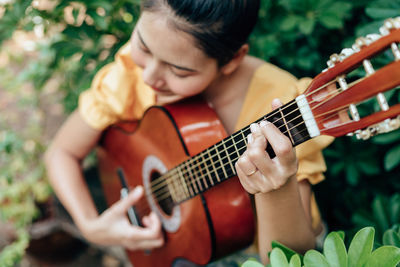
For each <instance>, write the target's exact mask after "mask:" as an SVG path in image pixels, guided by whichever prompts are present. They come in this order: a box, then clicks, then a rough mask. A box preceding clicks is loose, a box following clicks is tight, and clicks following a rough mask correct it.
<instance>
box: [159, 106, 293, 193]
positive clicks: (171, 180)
mask: <svg viewBox="0 0 400 267" xmlns="http://www.w3.org/2000/svg"><path fill="white" fill-rule="evenodd" d="M289 106H291V105H289ZM286 109H287V107H286ZM295 111H296V110H293V111H291V112H290V113H293V112H295ZM286 115H288V114H286ZM300 116H301V115H299V116H297V117H295V118H294V119H292V120H290V121H289V122H292V121H293V120H295V119H298V118H299V117H300ZM270 117H271V116H270ZM278 120H281V118H280V119H278ZM278 120H277V121H278ZM284 126H285V125H282V126H281V127H284ZM297 126H298V125H296V126H294V127H292V128H291V129H293V128H295V127H297ZM281 127H279V128H281ZM291 129H289V130H291ZM246 130H247V129H246ZM246 130H245V131H246ZM239 132H240V134H243V130H241V131H239ZM284 133H285V132H284ZM237 136H238V134H236V135H232V137H231V138H232V139H233V138H235V137H237ZM220 145H221V144H220ZM220 145H219V146H220ZM222 145H224V143H222ZM233 146H235V143H233V145H231V146H230V147H228V148H225V149H230V148H232V147H233ZM217 147H218V146H217ZM217 147H215V148H217ZM214 150H216V149H214ZM235 152H236V153H238V152H237V149H236V150H235ZM199 156H203V154H199V155H196V156H195V157H193V158H191V160H189V162H185V163H186V165H187V164H191V168H188V167H186V169H188V170H187V171H184V172H183V176H185V175H187V174H188V173H189V172H191V175H190V176H194V179H191V180H189V181H188V180H187V179H186V178H185V177H182V175H179V176H177V173H176V171H179V168H175V169H173V170H172V171H173V172H171V171H170V172H169V173H168V174H167V175H163V176H162V177H160V178H159V179H157V181H158V180H161V182H163V184H159V185H158V187H160V185H161V186H164V187H162V188H161V189H165V190H167V192H168V184H171V185H172V186H171V187H170V189H171V190H172V191H173V192H171V193H172V194H178V193H180V192H178V191H182V192H183V194H185V195H187V194H189V195H193V193H192V192H193V191H195V192H196V191H203V189H202V183H201V180H203V183H204V185H205V187H206V188H208V187H209V186H208V184H209V183H208V182H207V178H206V177H205V175H204V169H200V168H199V167H200V165H201V164H203V165H204V164H205V162H204V160H200V161H199V160H198V159H199ZM229 156H230V155H229V153H228V154H227V156H226V157H223V158H222V159H221V160H222V164H224V163H223V160H225V159H226V158H228V159H229ZM203 158H204V157H203ZM207 160H208V159H207ZM207 160H206V161H207ZM229 160H230V159H229ZM193 161H197V162H198V164H196V165H194V166H193V163H192V162H193ZM228 164H231V165H232V163H231V161H228ZM224 167H225V166H223V165H222V166H221V167H218V168H224ZM195 168H198V170H196V169H195ZM223 170H224V169H223ZM205 171H206V172H208V176H209V177H210V175H209V170H208V169H206V170H205ZM199 174H200V175H201V177H198V175H199ZM217 174H220V173H218V172H217ZM225 175H226V174H225ZM218 176H219V175H218ZM197 177H198V178H197ZM177 178H178V179H179V178H181V179H183V180H184V181H185V182H186V183H185V184H184V183H181V185H177V184H176V183H177ZM209 181H211V184H213V180H212V178H211V179H210V180H209ZM165 184H167V187H165ZM173 185H175V186H173ZM184 185H185V186H186V190H184V189H182V187H183V186H184ZM197 185H198V187H197ZM188 186H191V188H188ZM176 188H178V190H177V189H176ZM198 188H199V189H198ZM179 189H180V190H179ZM165 190H164V192H161V193H160V192H158V193H157V191H158V190H157V187H155V186H152V193H153V194H154V195H155V197H156V198H157V199H158V196H160V195H163V194H164V193H165ZM184 191H186V192H184ZM189 191H192V192H189ZM196 193H197V192H196Z"/></svg>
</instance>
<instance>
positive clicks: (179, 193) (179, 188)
mask: <svg viewBox="0 0 400 267" xmlns="http://www.w3.org/2000/svg"><path fill="white" fill-rule="evenodd" d="M172 182H173V184H174V185H175V186H174V187H175V188H177V191H176V192H177V196H176V198H177V202H180V201H181V200H182V199H185V198H186V195H185V192H184V189H183V185H181V184H180V179H179V177H177V176H172Z"/></svg>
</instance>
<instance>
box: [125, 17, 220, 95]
mask: <svg viewBox="0 0 400 267" xmlns="http://www.w3.org/2000/svg"><path fill="white" fill-rule="evenodd" d="M167 23H168V22H167V19H166V18H165V14H161V13H157V12H143V13H142V15H141V17H140V19H139V21H138V23H137V24H136V27H135V30H134V31H133V34H132V38H131V47H132V58H133V61H134V62H135V63H136V64H137V65H138V66H140V67H141V68H142V69H143V80H144V82H145V83H146V84H147V85H149V86H150V87H152V88H153V89H154V90H155V92H156V94H157V95H158V97H159V98H164V97H165V98H166V99H170V98H172V99H174V98H182V97H188V96H193V95H196V94H199V93H201V92H203V91H204V90H205V89H206V88H207V87H208V86H209V85H210V84H211V83H212V82H213V81H214V80H215V79H216V78H217V77H218V75H219V71H218V67H217V61H216V60H215V59H213V58H210V57H207V56H206V55H205V53H204V52H203V51H202V50H200V49H199V48H197V47H196V46H195V43H194V39H193V37H192V36H190V35H189V34H186V33H184V32H182V31H178V30H175V29H173V27H172V26H171V25H168V24H167Z"/></svg>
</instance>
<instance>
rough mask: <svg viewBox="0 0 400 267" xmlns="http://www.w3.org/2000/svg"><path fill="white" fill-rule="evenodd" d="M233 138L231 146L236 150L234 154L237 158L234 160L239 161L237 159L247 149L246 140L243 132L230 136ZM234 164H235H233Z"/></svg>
mask: <svg viewBox="0 0 400 267" xmlns="http://www.w3.org/2000/svg"><path fill="white" fill-rule="evenodd" d="M232 136H233V144H234V146H235V148H236V154H237V156H238V157H237V158H236V160H238V159H239V157H240V156H241V155H242V154H243V153H244V151H246V149H247V138H246V137H244V135H243V132H242V131H240V134H236V135H232ZM235 163H236V162H235Z"/></svg>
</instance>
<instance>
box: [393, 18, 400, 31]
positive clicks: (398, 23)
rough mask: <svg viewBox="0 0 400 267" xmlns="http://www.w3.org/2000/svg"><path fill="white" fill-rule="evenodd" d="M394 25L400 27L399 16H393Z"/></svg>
mask: <svg viewBox="0 0 400 267" xmlns="http://www.w3.org/2000/svg"><path fill="white" fill-rule="evenodd" d="M394 27H396V29H400V17H397V18H394Z"/></svg>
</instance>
